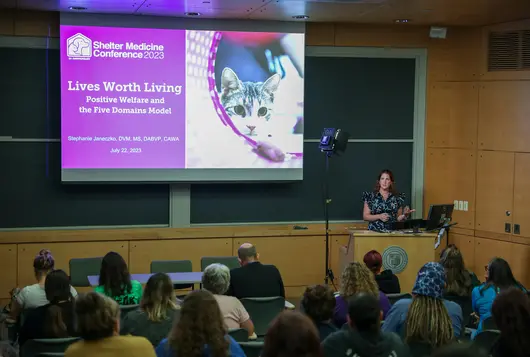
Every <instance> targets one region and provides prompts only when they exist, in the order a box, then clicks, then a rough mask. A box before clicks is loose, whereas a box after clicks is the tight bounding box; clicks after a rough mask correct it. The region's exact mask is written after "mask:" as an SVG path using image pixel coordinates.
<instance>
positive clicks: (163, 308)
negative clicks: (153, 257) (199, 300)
mask: <svg viewBox="0 0 530 357" xmlns="http://www.w3.org/2000/svg"><path fill="white" fill-rule="evenodd" d="M179 312H180V306H178V305H177V303H176V298H175V291H174V290H173V283H172V282H171V279H170V278H169V276H167V275H166V274H164V273H158V274H155V275H153V276H151V277H150V278H149V280H148V281H147V284H146V285H145V289H144V293H143V297H142V301H141V302H140V308H139V309H138V310H133V311H130V312H129V313H128V314H127V315H125V317H124V318H123V326H121V334H122V335H127V334H131V335H133V336H143V337H145V338H147V339H148V340H149V342H151V344H152V345H153V346H155V347H156V346H158V344H159V343H160V341H162V340H163V339H164V338H166V337H167V334H168V333H169V331H170V330H171V326H173V321H174V320H177V319H178V318H179V315H180V314H179Z"/></svg>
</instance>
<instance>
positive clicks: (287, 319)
mask: <svg viewBox="0 0 530 357" xmlns="http://www.w3.org/2000/svg"><path fill="white" fill-rule="evenodd" d="M322 356H323V355H322V347H321V345H320V338H319V337H318V332H317V330H316V328H315V325H314V324H313V323H312V322H311V320H310V319H309V318H308V317H307V316H304V315H303V314H301V313H299V312H295V311H286V312H282V313H281V314H280V315H278V316H277V317H276V318H275V319H274V321H273V322H272V323H271V326H270V327H269V330H268V331H267V334H266V335H265V342H264V345H263V351H262V352H261V356H260V357H322ZM344 356H346V355H344Z"/></svg>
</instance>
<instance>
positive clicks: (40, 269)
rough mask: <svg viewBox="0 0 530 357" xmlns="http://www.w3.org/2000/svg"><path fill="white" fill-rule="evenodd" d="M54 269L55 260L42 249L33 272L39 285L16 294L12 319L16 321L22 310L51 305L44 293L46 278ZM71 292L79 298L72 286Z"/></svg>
mask: <svg viewBox="0 0 530 357" xmlns="http://www.w3.org/2000/svg"><path fill="white" fill-rule="evenodd" d="M54 267H55V260H54V259H53V256H52V253H51V252H50V251H49V250H48V249H42V250H41V251H40V252H39V254H37V256H36V257H35V259H34V260H33V270H34V272H35V278H36V279H37V283H36V284H33V285H28V286H26V287H25V288H23V289H22V290H21V291H20V292H19V293H18V294H16V296H15V297H14V298H15V299H14V301H13V304H12V306H11V312H10V316H11V318H12V319H14V320H16V319H17V318H18V315H20V312H21V311H22V310H27V309H34V308H36V307H39V306H43V305H46V304H49V301H48V299H46V292H45V291H44V282H45V281H46V276H47V275H48V273H50V272H51V271H52V270H53V269H54ZM70 291H71V293H72V296H73V297H76V296H77V291H76V290H75V289H74V288H73V287H71V286H70Z"/></svg>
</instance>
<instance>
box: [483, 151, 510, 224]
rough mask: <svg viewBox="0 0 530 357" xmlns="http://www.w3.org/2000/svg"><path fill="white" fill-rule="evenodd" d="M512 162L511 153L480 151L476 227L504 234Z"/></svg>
mask: <svg viewBox="0 0 530 357" xmlns="http://www.w3.org/2000/svg"><path fill="white" fill-rule="evenodd" d="M514 164H515V156H514V154H513V153H511V152H500V151H479V154H478V158H477V190H476V191H477V198H476V225H475V229H476V230H479V231H487V232H492V233H498V234H504V233H505V231H504V226H505V223H512V217H511V212H512V211H513V175H514ZM507 212H508V214H507Z"/></svg>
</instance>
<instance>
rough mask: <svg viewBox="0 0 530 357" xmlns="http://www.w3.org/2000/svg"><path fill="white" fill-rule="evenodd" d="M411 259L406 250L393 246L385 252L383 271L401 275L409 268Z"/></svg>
mask: <svg viewBox="0 0 530 357" xmlns="http://www.w3.org/2000/svg"><path fill="white" fill-rule="evenodd" d="M408 262H409V257H408V255H407V252H405V249H403V248H401V247H398V246H395V245H392V246H390V247H388V248H386V249H385V251H384V252H383V269H385V270H387V269H388V270H392V272H393V273H394V274H399V273H401V272H402V271H403V270H405V268H406V267H407V264H408Z"/></svg>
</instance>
